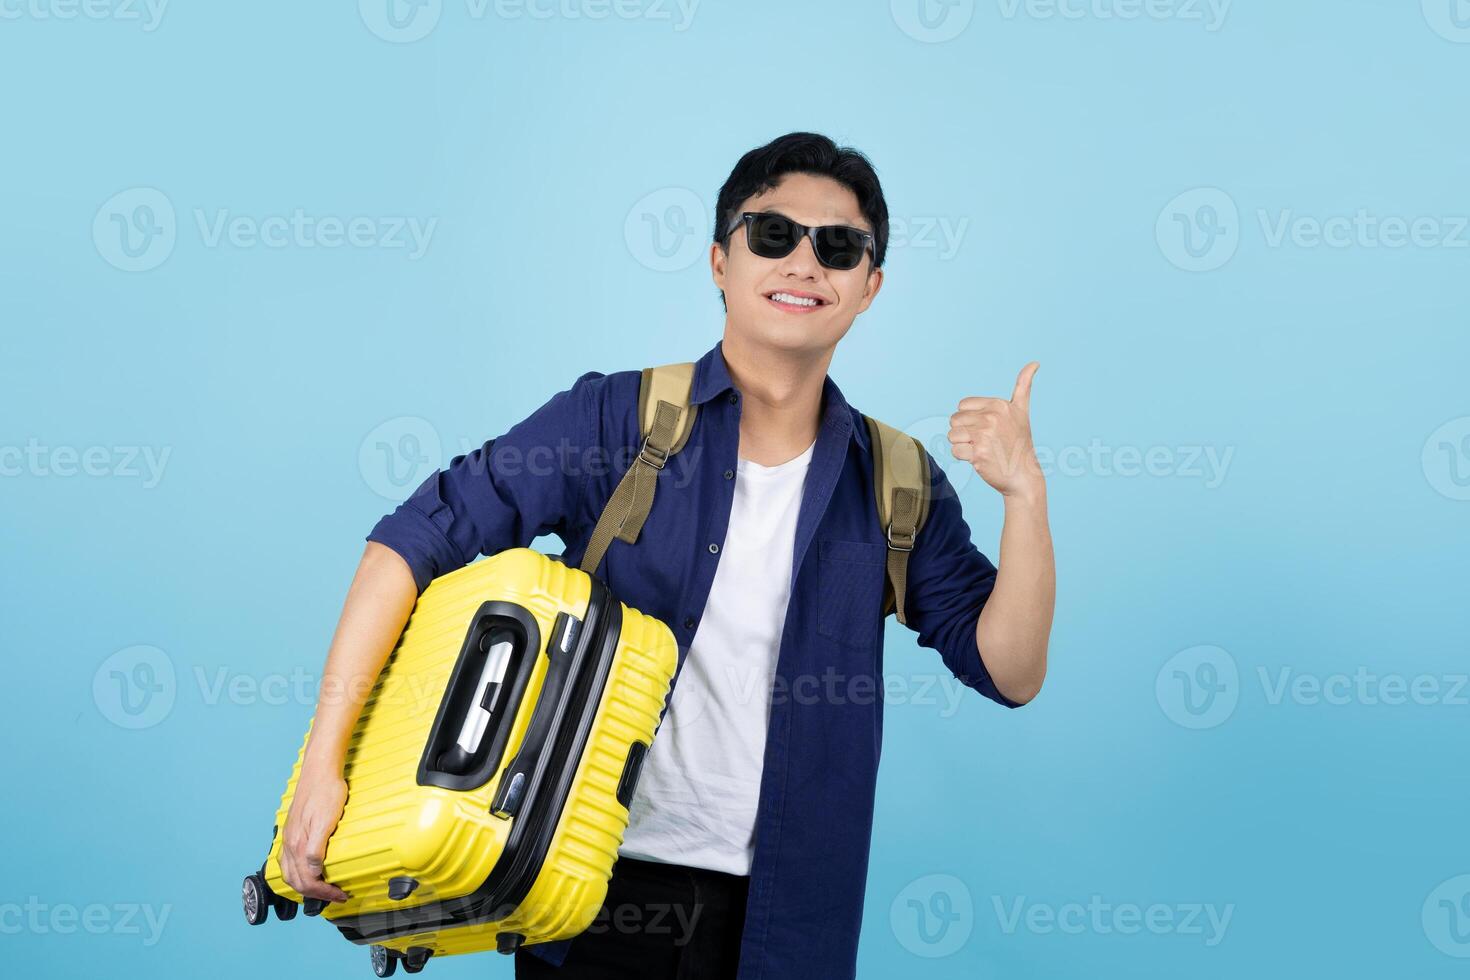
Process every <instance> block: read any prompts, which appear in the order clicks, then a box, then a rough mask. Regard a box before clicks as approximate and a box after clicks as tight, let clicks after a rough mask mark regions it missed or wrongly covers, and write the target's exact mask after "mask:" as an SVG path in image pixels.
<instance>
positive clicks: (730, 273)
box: [710, 174, 883, 352]
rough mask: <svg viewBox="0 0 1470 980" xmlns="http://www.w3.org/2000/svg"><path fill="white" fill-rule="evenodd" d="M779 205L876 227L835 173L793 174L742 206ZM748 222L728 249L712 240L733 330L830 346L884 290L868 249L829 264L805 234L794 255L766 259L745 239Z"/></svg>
mask: <svg viewBox="0 0 1470 980" xmlns="http://www.w3.org/2000/svg"><path fill="white" fill-rule="evenodd" d="M742 211H775V212H778V213H780V214H782V215H785V216H786V217H788V218H790V219H791V220H793V221H797V222H800V223H801V224H804V225H809V226H817V225H851V226H852V227H854V228H861V229H862V230H864V231H867V232H870V233H871V232H872V231H873V230H874V229H873V227H872V225H870V224H869V223H868V221H867V219H866V218H864V217H863V213H862V211H861V210H860V209H859V208H858V200H857V195H856V194H854V193H853V192H852V191H850V190H848V189H847V188H846V187H844V186H842V185H841V184H840V183H838V182H837V181H835V180H833V179H832V178H830V177H818V176H814V175H812V174H787V175H786V176H785V177H784V178H782V180H781V182H780V183H779V184H778V185H777V186H775V187H773V188H771V189H770V190H768V191H765V192H764V193H761V194H757V195H755V196H754V197H750V198H747V199H746V200H745V201H744V202H743V203H741V204H740V205H739V206H738V207H737V208H736V209H735V213H736V214H739V213H740V212H742ZM745 234H746V232H745V228H744V226H743V225H741V226H737V227H736V228H735V230H734V231H733V232H732V233H731V234H730V237H729V240H728V242H729V250H728V252H727V251H726V250H725V249H722V248H721V247H720V246H719V245H713V246H712V247H711V251H710V267H711V271H712V272H713V274H714V280H715V285H716V286H718V287H719V288H720V289H722V290H724V292H725V305H726V307H727V308H728V311H729V312H728V314H727V323H726V329H727V330H730V331H735V332H739V333H741V334H742V335H746V336H748V337H750V339H752V340H754V341H755V342H757V343H760V344H762V345H766V346H770V347H776V348H780V349H783V350H791V351H812V352H817V351H822V350H830V349H831V348H832V347H834V346H836V344H837V342H838V341H839V340H841V339H842V337H843V336H844V335H845V334H846V333H847V331H848V328H849V327H851V326H852V321H853V318H854V317H856V316H857V315H858V314H859V313H861V312H863V311H864V310H866V309H867V308H868V306H869V305H870V304H871V303H872V302H873V298H874V297H875V296H877V295H878V290H879V288H880V287H881V286H882V284H883V270H881V269H874V268H873V256H872V253H871V252H866V253H864V255H863V259H862V261H861V262H859V263H858V265H857V268H855V269H848V270H842V269H829V268H827V267H826V266H825V265H822V263H820V262H818V261H817V256H816V253H815V252H813V251H812V242H811V239H809V238H803V239H802V240H801V243H800V244H799V245H797V246H796V248H795V250H793V251H792V252H791V254H789V255H787V256H786V257H784V258H780V259H767V258H762V257H761V256H759V255H756V254H754V253H752V252H751V251H750V249H749V248H748V247H747V245H746V239H745ZM776 294H785V295H786V296H787V297H796V298H798V299H807V300H815V301H816V305H799V304H793V303H788V302H783V301H782V300H780V299H773V298H772V297H773V296H775V295H776Z"/></svg>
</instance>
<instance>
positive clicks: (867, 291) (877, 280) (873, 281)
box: [857, 269, 883, 313]
mask: <svg viewBox="0 0 1470 980" xmlns="http://www.w3.org/2000/svg"><path fill="white" fill-rule="evenodd" d="M882 288H883V270H882V269H874V270H873V271H871V272H869V273H868V281H867V282H865V283H863V298H862V301H861V302H859V303H858V309H857V311H858V313H863V312H866V311H867V309H868V307H869V306H872V305H873V300H874V299H876V298H877V296H878V290H880V289H882Z"/></svg>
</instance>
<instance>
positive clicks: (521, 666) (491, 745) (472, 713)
mask: <svg viewBox="0 0 1470 980" xmlns="http://www.w3.org/2000/svg"><path fill="white" fill-rule="evenodd" d="M540 651H541V631H540V629H539V628H538V627H537V625H536V620H535V617H533V616H532V615H531V614H530V613H529V612H527V611H526V610H525V609H524V608H522V607H521V606H518V605H515V604H514V603H509V602H498V601H497V602H486V603H484V604H483V605H481V606H480V608H479V609H478V610H477V611H476V613H475V615H474V617H473V619H471V621H470V627H469V630H468V632H466V634H465V638H464V643H463V645H462V646H461V647H460V653H459V659H458V660H457V661H456V662H455V665H454V670H453V672H452V673H451V674H450V676H449V683H448V684H446V685H445V688H444V697H443V699H442V700H441V701H440V703H439V712H438V714H437V715H436V716H435V718H434V726H433V727H432V728H431V729H430V730H429V737H428V740H427V741H426V743H425V745H424V754H423V756H422V758H420V760H419V771H418V782H419V785H421V786H443V787H445V788H447V789H455V790H472V789H477V788H479V787H481V786H483V785H485V783H486V782H487V781H489V779H490V777H491V776H493V775H494V774H495V772H496V770H497V769H498V768H499V766H500V763H501V760H502V758H503V757H504V755H505V749H506V743H507V742H508V741H509V739H510V732H511V728H512V726H513V724H514V722H515V719H516V715H517V714H519V713H520V706H521V702H522V700H524V698H525V693H526V687H527V685H528V684H529V683H530V679H531V673H532V671H533V669H534V668H535V666H536V659H537V656H538V655H539V653H540Z"/></svg>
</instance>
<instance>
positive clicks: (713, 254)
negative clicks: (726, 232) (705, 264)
mask: <svg viewBox="0 0 1470 980" xmlns="http://www.w3.org/2000/svg"><path fill="white" fill-rule="evenodd" d="M729 259H730V256H729V255H727V254H726V252H725V246H723V245H721V244H720V243H719V242H713V243H711V244H710V247H709V271H710V275H711V276H713V277H714V280H715V285H716V286H718V287H720V289H722V290H723V289H724V288H725V263H726V262H728V261H729Z"/></svg>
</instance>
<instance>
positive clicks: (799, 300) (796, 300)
mask: <svg viewBox="0 0 1470 980" xmlns="http://www.w3.org/2000/svg"><path fill="white" fill-rule="evenodd" d="M766 302H767V303H770V304H771V305H772V306H774V307H776V308H777V309H779V310H784V311H785V312H787V313H810V312H812V311H813V310H820V309H821V308H822V307H824V306H826V305H827V301H826V300H824V299H822V298H821V297H818V296H804V295H802V294H800V293H789V292H786V291H785V290H780V289H778V290H776V291H775V292H770V293H766Z"/></svg>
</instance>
